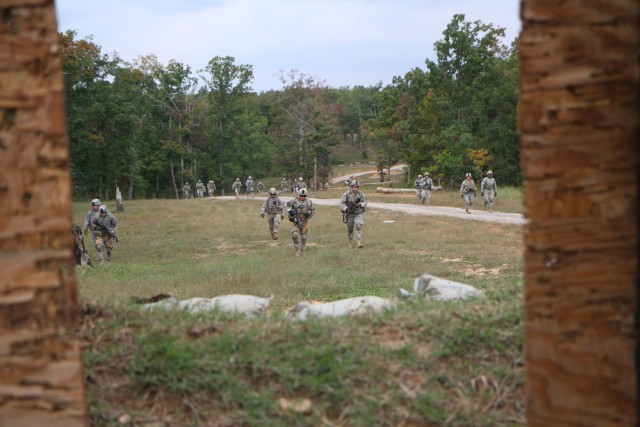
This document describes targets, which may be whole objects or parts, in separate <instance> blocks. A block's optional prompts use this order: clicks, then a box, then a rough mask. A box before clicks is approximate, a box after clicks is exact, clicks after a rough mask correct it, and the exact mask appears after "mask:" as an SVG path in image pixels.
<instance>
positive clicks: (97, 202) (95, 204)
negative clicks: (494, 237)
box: [91, 199, 102, 206]
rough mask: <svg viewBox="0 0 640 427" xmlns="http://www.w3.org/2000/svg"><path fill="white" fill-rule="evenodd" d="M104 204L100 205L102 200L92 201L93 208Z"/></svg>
mask: <svg viewBox="0 0 640 427" xmlns="http://www.w3.org/2000/svg"><path fill="white" fill-rule="evenodd" d="M101 204H102V203H100V199H93V200H92V201H91V206H100V205H101Z"/></svg>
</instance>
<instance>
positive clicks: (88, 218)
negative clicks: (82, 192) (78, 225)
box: [82, 199, 101, 245]
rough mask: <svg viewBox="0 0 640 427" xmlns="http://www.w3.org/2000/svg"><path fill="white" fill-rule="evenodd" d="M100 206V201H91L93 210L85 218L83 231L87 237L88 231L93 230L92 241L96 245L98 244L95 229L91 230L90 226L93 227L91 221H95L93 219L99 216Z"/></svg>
mask: <svg viewBox="0 0 640 427" xmlns="http://www.w3.org/2000/svg"><path fill="white" fill-rule="evenodd" d="M100 205H101V203H100V199H93V200H92V201H91V210H89V212H87V215H86V216H85V217H84V223H83V224H82V231H83V232H84V234H85V236H86V235H87V230H91V239H92V240H93V244H94V245H95V243H96V235H95V234H94V233H93V229H90V228H89V226H90V225H91V220H92V219H93V217H94V216H97V215H98V210H99V209H100Z"/></svg>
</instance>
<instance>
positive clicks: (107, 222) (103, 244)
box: [91, 205, 118, 263]
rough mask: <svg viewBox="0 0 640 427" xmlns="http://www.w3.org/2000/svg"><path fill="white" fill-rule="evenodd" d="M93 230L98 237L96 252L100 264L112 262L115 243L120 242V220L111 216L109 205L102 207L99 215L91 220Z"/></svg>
mask: <svg viewBox="0 0 640 427" xmlns="http://www.w3.org/2000/svg"><path fill="white" fill-rule="evenodd" d="M91 229H92V230H93V233H94V234H95V236H96V250H97V251H98V262H101V263H102V262H103V261H104V260H105V254H104V252H105V249H106V252H107V253H106V260H107V261H111V253H112V252H113V245H114V241H116V242H117V241H118V236H117V231H118V220H117V219H116V217H115V216H113V215H111V212H109V209H107V205H100V208H99V209H98V215H96V216H94V217H93V218H92V219H91Z"/></svg>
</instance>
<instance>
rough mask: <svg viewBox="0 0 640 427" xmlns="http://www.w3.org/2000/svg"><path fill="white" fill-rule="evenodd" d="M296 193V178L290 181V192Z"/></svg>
mask: <svg viewBox="0 0 640 427" xmlns="http://www.w3.org/2000/svg"><path fill="white" fill-rule="evenodd" d="M297 191H298V178H293V180H291V192H292V193H295V192H297Z"/></svg>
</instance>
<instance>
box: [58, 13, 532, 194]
mask: <svg viewBox="0 0 640 427" xmlns="http://www.w3.org/2000/svg"><path fill="white" fill-rule="evenodd" d="M60 37H61V41H62V48H63V72H64V85H65V89H64V91H65V108H66V116H67V127H68V134H69V147H70V154H71V174H72V183H73V195H74V197H75V198H77V199H88V198H92V197H99V198H103V199H105V200H109V199H110V198H113V196H114V189H115V187H116V185H117V186H118V187H119V188H120V189H121V190H122V192H123V197H124V198H126V199H128V200H131V199H144V198H180V196H181V189H182V185H183V183H184V182H190V183H191V184H192V185H193V183H194V181H197V180H202V181H203V182H207V181H208V180H214V181H215V183H216V186H217V188H218V191H226V192H229V191H230V188H231V184H232V183H233V181H234V179H235V178H236V177H240V178H241V179H242V180H244V179H245V178H246V177H247V176H248V175H252V176H254V177H274V176H277V177H281V176H286V177H289V178H291V177H294V176H303V177H305V178H306V179H308V180H309V182H310V183H311V184H312V185H314V184H315V185H317V183H318V182H320V181H321V180H324V179H326V178H327V177H328V176H330V174H331V168H332V165H335V164H336V162H337V161H338V160H337V159H336V158H335V156H334V153H333V149H334V148H335V147H336V145H338V144H343V143H346V142H348V143H350V144H353V145H354V146H356V147H357V148H358V152H359V153H361V156H362V161H368V162H375V163H376V165H377V168H378V170H384V169H385V168H388V167H390V166H391V165H393V164H397V163H399V162H404V163H406V164H407V165H408V166H409V168H408V169H409V175H411V176H407V181H409V180H410V181H411V182H413V179H412V178H413V177H415V175H417V174H418V173H424V172H427V171H428V172H430V173H431V175H432V176H433V177H434V181H436V180H438V181H439V182H441V183H442V185H449V186H454V185H456V184H457V183H459V182H460V181H461V180H462V179H463V177H464V174H465V173H466V172H471V173H472V174H473V176H474V178H475V179H476V180H479V179H481V177H482V176H483V174H485V173H486V171H487V170H489V169H491V170H493V171H494V173H495V175H496V177H497V179H498V180H499V182H500V183H501V185H513V186H519V185H520V181H521V170H520V144H519V134H518V130H517V126H516V117H517V109H518V81H519V64H518V62H519V59H518V43H517V40H514V41H512V42H511V43H510V44H509V45H507V44H505V41H504V38H505V30H504V29H503V28H500V27H495V26H494V25H492V24H486V23H483V22H481V21H474V22H468V21H466V20H465V16H464V15H462V14H459V15H454V16H453V18H452V19H451V21H450V22H449V24H448V25H447V26H446V28H445V29H444V31H443V33H442V38H441V39H440V40H438V41H437V42H436V43H435V44H434V50H435V55H434V58H435V59H434V60H431V59H426V60H425V64H424V68H420V67H416V68H414V69H412V70H409V71H407V73H406V74H405V75H404V76H393V79H392V83H391V84H389V85H386V86H382V84H378V85H376V86H367V87H365V86H354V87H339V88H333V87H329V86H327V85H326V83H325V82H324V81H322V80H321V79H320V78H318V77H314V76H311V75H308V74H305V73H303V72H301V71H298V70H295V69H292V70H289V71H281V72H280V73H279V80H280V82H281V83H282V88H281V89H279V90H269V91H265V92H260V93H256V92H255V91H254V90H253V89H252V87H251V84H252V81H253V68H252V66H251V65H250V64H237V63H236V61H235V58H233V57H230V56H226V57H221V56H215V57H213V58H211V60H209V62H208V64H207V66H206V67H205V68H204V69H202V70H193V69H192V68H191V66H189V65H188V64H183V63H180V62H178V61H175V60H170V61H169V62H168V63H167V64H162V63H161V62H160V61H159V60H158V58H157V57H156V56H154V55H147V56H139V57H138V58H137V59H136V60H134V61H133V62H132V63H129V62H126V61H124V60H122V59H121V58H119V57H117V54H113V55H111V56H110V55H107V54H105V53H104V52H102V48H101V47H100V46H99V45H97V44H96V43H94V42H93V41H92V38H91V37H87V38H79V37H78V35H77V33H76V32H75V31H67V32H65V33H61V34H60ZM427 54H428V53H427V52H425V57H426V56H427ZM381 176H382V175H381ZM407 185H408V184H407Z"/></svg>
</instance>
